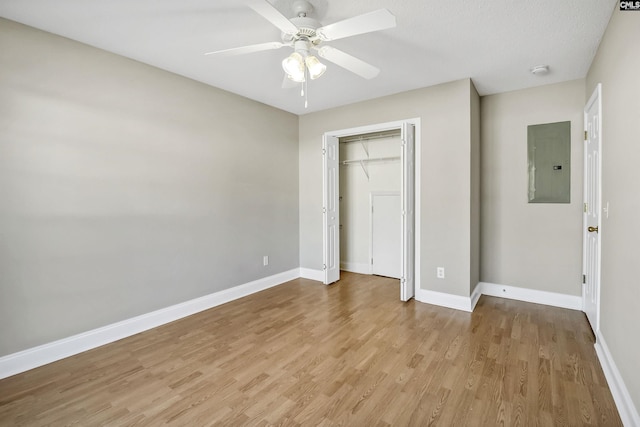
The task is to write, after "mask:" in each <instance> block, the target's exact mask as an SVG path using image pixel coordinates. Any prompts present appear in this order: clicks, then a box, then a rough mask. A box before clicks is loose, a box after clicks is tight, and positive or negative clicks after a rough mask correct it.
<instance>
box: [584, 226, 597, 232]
mask: <svg viewBox="0 0 640 427" xmlns="http://www.w3.org/2000/svg"><path fill="white" fill-rule="evenodd" d="M587 230H589V233H593V232H594V231H595V232H596V233H597V232H598V227H597V226H596V227H589V228H587Z"/></svg>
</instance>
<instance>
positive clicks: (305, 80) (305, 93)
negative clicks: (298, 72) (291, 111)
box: [302, 67, 309, 108]
mask: <svg viewBox="0 0 640 427" xmlns="http://www.w3.org/2000/svg"><path fill="white" fill-rule="evenodd" d="M308 71H309V70H307V67H304V73H305V76H304V82H302V84H303V85H304V108H307V106H308V105H309V103H308V99H309V98H308V97H309V87H308V86H307V82H308V81H309V79H308V77H309V72H308Z"/></svg>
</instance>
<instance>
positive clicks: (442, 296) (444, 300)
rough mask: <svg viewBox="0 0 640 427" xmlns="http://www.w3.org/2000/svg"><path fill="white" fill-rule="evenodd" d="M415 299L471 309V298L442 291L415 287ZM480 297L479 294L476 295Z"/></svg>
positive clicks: (461, 308)
mask: <svg viewBox="0 0 640 427" xmlns="http://www.w3.org/2000/svg"><path fill="white" fill-rule="evenodd" d="M415 298H416V300H417V301H420V302H424V303H426V304H433V305H439V306H442V307H447V308H453V309H455V310H462V311H469V312H471V311H473V310H472V308H471V298H470V297H462V296H460V295H453V294H447V293H444V292H436V291H428V290H426V289H416V296H415ZM478 298H480V296H478Z"/></svg>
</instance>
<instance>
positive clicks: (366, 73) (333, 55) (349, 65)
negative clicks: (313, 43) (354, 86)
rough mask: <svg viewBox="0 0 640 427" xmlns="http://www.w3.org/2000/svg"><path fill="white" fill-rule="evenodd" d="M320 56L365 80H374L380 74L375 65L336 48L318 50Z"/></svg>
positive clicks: (329, 47)
mask: <svg viewBox="0 0 640 427" xmlns="http://www.w3.org/2000/svg"><path fill="white" fill-rule="evenodd" d="M318 55H320V56H321V57H323V58H324V59H326V60H328V61H331V62H333V63H334V64H336V65H339V66H341V67H342V68H344V69H346V70H349V71H351V72H352V73H355V74H357V75H359V76H360V77H364V78H365V79H372V78H374V77H375V76H377V75H378V73H380V70H379V69H377V68H376V67H374V66H373V65H371V64H368V63H366V62H364V61H363V60H361V59H358V58H356V57H355V56H351V55H349V54H348V53H344V52H343V51H341V50H338V49H336V48H335V47H331V46H322V47H320V48H318Z"/></svg>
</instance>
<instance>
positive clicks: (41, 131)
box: [0, 19, 299, 356]
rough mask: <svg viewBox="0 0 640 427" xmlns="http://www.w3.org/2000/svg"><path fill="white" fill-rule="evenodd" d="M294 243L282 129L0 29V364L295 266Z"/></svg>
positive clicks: (99, 55) (227, 99)
mask: <svg viewBox="0 0 640 427" xmlns="http://www.w3.org/2000/svg"><path fill="white" fill-rule="evenodd" d="M212 72H215V70H212ZM298 229H299V226H298V118H297V117H296V116H294V115H292V114H289V113H285V112H282V111H280V110H277V109H274V108H271V107H267V106H265V105H262V104H259V103H256V102H253V101H249V100H247V99H244V98H241V97H238V96H236V95H232V94H230V93H227V92H223V91H221V90H217V89H214V88H211V87H208V86H205V85H202V84H200V83H196V82H194V81H191V80H188V79H185V78H182V77H179V76H176V75H173V74H170V73H167V72H164V71H161V70H158V69H155V68H152V67H149V66H146V65H143V64H140V63H137V62H134V61H131V60H127V59H125V58H122V57H119V56H116V55H112V54H109V53H106V52H104V51H100V50H98V49H94V48H91V47H88V46H85V45H82V44H79V43H75V42H72V41H70V40H67V39H64V38H61V37H57V36H53V35H51V34H48V33H44V32H41V31H37V30H34V29H31V28H28V27H25V26H22V25H19V24H16V23H13V22H10V21H6V20H2V19H0V272H1V273H0V325H2V328H1V329H2V333H1V334H0V356H1V355H6V354H9V353H13V352H16V351H19V350H23V349H26V348H30V347H33V346H36V345H39V344H43V343H46V342H50V341H52V340H56V339H59V338H63V337H67V336H70V335H73V334H76V333H79V332H83V331H86V330H90V329H93V328H96V327H99V326H103V325H106V324H110V323H113V322H116V321H120V320H123V319H127V318H130V317H132V316H136V315H139V314H143V313H147V312H150V311H152V310H155V309H159V308H163V307H167V306H169V305H172V304H176V303H179V302H183V301H186V300H189V299H191V298H195V297H199V296H203V295H206V294H210V293H212V292H216V291H220V290H223V289H226V288H230V287H232V286H235V285H239V284H242V283H246V282H249V281H252V280H255V279H258V278H262V277H266V276H269V275H272V274H275V273H279V272H283V271H287V270H289V269H293V268H297V267H298V266H299V255H298V254H299V252H298V241H299V237H298ZM263 255H269V257H270V265H269V266H268V267H263V266H262V256H263Z"/></svg>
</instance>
